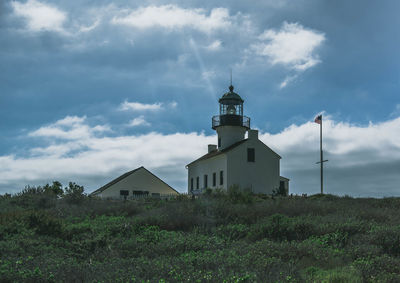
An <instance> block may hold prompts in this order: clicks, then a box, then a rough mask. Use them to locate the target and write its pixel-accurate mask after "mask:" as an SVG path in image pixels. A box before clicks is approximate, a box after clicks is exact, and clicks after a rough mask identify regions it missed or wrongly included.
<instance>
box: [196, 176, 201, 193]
mask: <svg viewBox="0 0 400 283" xmlns="http://www.w3.org/2000/svg"><path fill="white" fill-rule="evenodd" d="M199 183H200V180H199V177H197V178H196V190H198V189H199Z"/></svg>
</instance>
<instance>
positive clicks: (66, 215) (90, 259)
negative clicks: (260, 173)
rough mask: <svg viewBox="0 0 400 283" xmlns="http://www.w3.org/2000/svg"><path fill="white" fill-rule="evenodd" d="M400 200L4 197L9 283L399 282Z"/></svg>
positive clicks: (75, 190)
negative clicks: (123, 199)
mask: <svg viewBox="0 0 400 283" xmlns="http://www.w3.org/2000/svg"><path fill="white" fill-rule="evenodd" d="M399 209H400V199H398V198H384V199H353V198H351V197H336V196H332V195H315V196H311V197H308V198H300V197H293V198H290V197H287V198H280V197H276V196H275V197H266V196H253V195H251V194H250V193H249V192H241V191H240V190H238V189H237V188H233V189H231V190H229V192H228V193H224V192H223V191H208V192H207V194H205V195H204V196H203V197H201V198H198V199H195V200H192V199H191V198H189V197H186V196H179V197H178V198H176V199H175V200H168V201H166V200H152V199H148V200H140V201H126V202H120V201H104V200H98V199H93V198H89V197H87V196H85V195H84V194H83V188H82V187H80V186H78V185H76V184H74V183H70V184H69V186H68V188H65V189H62V186H61V184H60V183H58V182H55V183H53V184H52V185H46V186H44V187H39V188H32V187H28V188H26V189H25V190H24V191H23V192H21V193H19V194H17V195H14V196H10V195H3V196H0V281H1V282H183V281H186V282H400V214H399Z"/></svg>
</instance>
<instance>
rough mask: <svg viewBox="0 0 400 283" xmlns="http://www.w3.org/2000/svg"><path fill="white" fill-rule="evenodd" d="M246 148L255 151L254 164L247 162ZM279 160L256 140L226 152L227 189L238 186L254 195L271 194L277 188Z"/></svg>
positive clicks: (250, 140)
mask: <svg viewBox="0 0 400 283" xmlns="http://www.w3.org/2000/svg"><path fill="white" fill-rule="evenodd" d="M247 148H254V149H255V162H248V161H247ZM279 163H280V158H279V156H278V155H276V154H275V153H274V152H273V151H272V150H271V149H269V148H268V147H267V146H266V145H265V144H263V143H262V142H261V141H259V140H258V139H249V140H247V141H246V142H245V143H243V144H241V145H239V146H238V147H236V148H234V149H232V150H231V151H229V152H227V164H228V184H227V185H228V187H230V186H232V185H239V187H240V188H242V189H245V188H250V189H251V190H252V191H253V192H254V193H264V194H272V192H273V190H275V189H277V188H279V177H280V175H279V173H280V172H279Z"/></svg>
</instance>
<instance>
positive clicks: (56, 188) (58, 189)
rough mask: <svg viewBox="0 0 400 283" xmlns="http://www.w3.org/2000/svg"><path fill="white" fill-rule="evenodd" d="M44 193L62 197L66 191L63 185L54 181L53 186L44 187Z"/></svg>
mask: <svg viewBox="0 0 400 283" xmlns="http://www.w3.org/2000/svg"><path fill="white" fill-rule="evenodd" d="M43 189H44V192H45V193H47V194H53V195H55V196H57V197H59V196H62V195H63V194H64V191H63V189H62V184H61V183H60V182H58V181H54V182H53V184H52V185H49V184H46V185H45V186H44V187H43Z"/></svg>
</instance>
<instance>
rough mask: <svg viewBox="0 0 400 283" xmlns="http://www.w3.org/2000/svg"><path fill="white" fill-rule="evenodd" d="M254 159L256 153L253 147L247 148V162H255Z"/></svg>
mask: <svg viewBox="0 0 400 283" xmlns="http://www.w3.org/2000/svg"><path fill="white" fill-rule="evenodd" d="M255 161H256V153H255V149H254V148H248V149H247V162H255Z"/></svg>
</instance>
